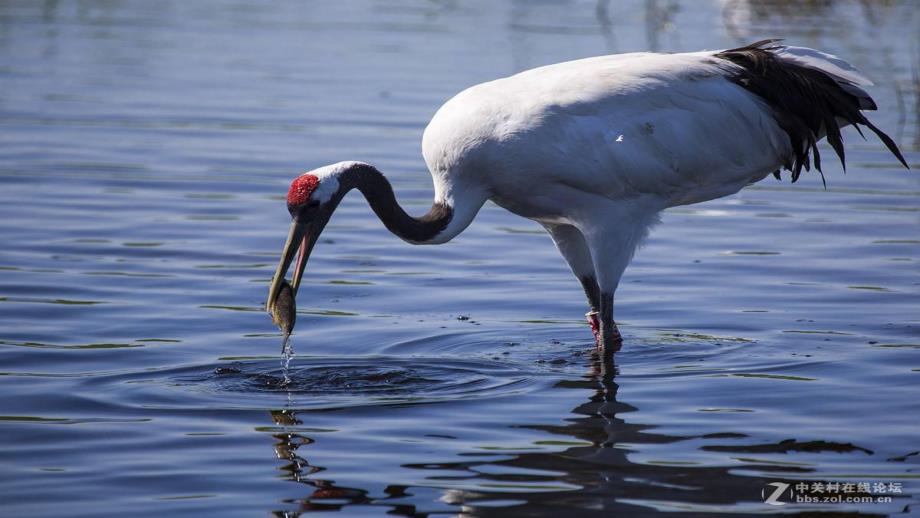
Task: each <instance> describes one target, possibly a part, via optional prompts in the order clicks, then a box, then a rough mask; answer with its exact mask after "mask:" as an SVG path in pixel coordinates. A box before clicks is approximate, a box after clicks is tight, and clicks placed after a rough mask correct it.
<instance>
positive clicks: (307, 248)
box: [265, 162, 354, 311]
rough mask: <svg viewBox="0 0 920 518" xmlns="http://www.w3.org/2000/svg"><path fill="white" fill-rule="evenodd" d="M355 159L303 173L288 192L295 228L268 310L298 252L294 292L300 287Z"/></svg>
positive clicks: (285, 251)
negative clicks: (312, 254) (342, 178)
mask: <svg viewBox="0 0 920 518" xmlns="http://www.w3.org/2000/svg"><path fill="white" fill-rule="evenodd" d="M353 165H354V162H340V163H338V164H333V165H329V166H326V167H321V168H319V169H315V170H313V171H309V172H306V173H303V174H302V175H300V176H298V177H297V178H294V181H292V182H291V187H290V189H288V194H287V208H288V212H290V214H291V229H290V230H289V231H288V236H287V240H286V241H285V243H284V248H283V249H282V251H281V260H280V261H279V262H278V268H277V269H276V270H275V276H274V277H272V283H271V287H270V288H269V291H268V300H267V301H266V302H265V309H266V310H268V311H271V309H272V307H273V306H274V305H275V300H276V299H277V297H278V293H279V292H280V291H281V286H282V284H283V281H284V276H285V275H286V274H287V271H288V269H289V268H290V266H291V263H293V262H294V256H295V254H296V256H297V261H296V263H295V266H294V273H293V274H292V275H291V288H293V291H294V295H295V296H296V295H297V289H298V288H299V287H300V279H301V277H302V276H303V271H304V268H306V266H307V260H308V259H309V258H310V252H311V251H312V250H313V245H315V244H316V241H317V239H319V235H320V233H322V231H323V229H324V228H325V227H326V223H327V222H328V221H329V218H330V217H332V213H333V212H334V211H335V208H336V207H337V206H338V204H339V202H340V201H341V200H342V196H343V195H344V192H343V189H342V183H341V182H340V181H339V180H340V177H341V176H342V174H343V173H345V172H346V171H347V170H348V169H350V168H351V166H353Z"/></svg>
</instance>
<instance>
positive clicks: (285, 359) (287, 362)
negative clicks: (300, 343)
mask: <svg viewBox="0 0 920 518" xmlns="http://www.w3.org/2000/svg"><path fill="white" fill-rule="evenodd" d="M281 336H282V337H281V374H283V375H284V385H288V384H290V383H291V377H290V368H291V360H292V359H294V345H293V344H292V343H291V333H290V332H285V333H283V334H282V335H281Z"/></svg>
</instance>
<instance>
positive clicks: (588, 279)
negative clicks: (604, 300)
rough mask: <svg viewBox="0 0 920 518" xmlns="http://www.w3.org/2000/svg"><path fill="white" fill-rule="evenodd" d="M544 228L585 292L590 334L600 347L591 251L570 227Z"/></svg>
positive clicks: (598, 303) (597, 291)
mask: <svg viewBox="0 0 920 518" xmlns="http://www.w3.org/2000/svg"><path fill="white" fill-rule="evenodd" d="M543 227H544V228H546V231H547V232H549V235H550V237H552V238H553V242H554V243H556V248H558V249H559V252H560V253H561V254H562V257H563V258H565V261H566V262H567V263H568V264H569V268H571V269H572V273H574V274H575V277H578V280H579V281H580V282H581V287H582V288H584V290H585V295H586V296H587V297H588V306H589V307H590V308H591V310H590V311H588V312H587V313H585V318H587V320H588V325H590V326H591V332H593V333H594V341H595V343H597V344H598V345H600V343H601V342H600V339H601V334H600V332H601V321H600V318H599V315H600V309H601V291H600V288H599V287H598V285H597V275H596V274H595V273H594V262H593V261H592V259H591V251H590V250H589V249H588V244H587V243H586V242H585V238H584V236H582V235H581V232H580V231H579V230H578V229H577V228H575V227H574V226H572V225H550V224H544V225H543Z"/></svg>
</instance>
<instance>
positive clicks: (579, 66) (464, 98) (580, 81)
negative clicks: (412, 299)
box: [266, 40, 907, 359]
mask: <svg viewBox="0 0 920 518" xmlns="http://www.w3.org/2000/svg"><path fill="white" fill-rule="evenodd" d="M871 84H872V83H871V81H869V80H868V79H867V78H866V77H865V76H863V75H862V74H861V73H860V72H859V71H857V70H856V69H855V68H853V67H852V66H851V65H849V64H848V63H846V62H845V61H843V60H841V59H839V58H837V57H836V56H832V55H830V54H826V53H823V52H820V51H817V50H814V49H809V48H803V47H793V46H787V45H784V44H782V43H780V40H763V41H759V42H756V43H753V44H750V45H747V46H744V47H740V48H735V49H728V50H720V51H703V52H692V53H680V54H656V53H631V54H620V55H609V56H599V57H593V58H587V59H580V60H576V61H569V62H565V63H559V64H555V65H549V66H544V67H540V68H535V69H532V70H527V71H524V72H520V73H518V74H515V75H512V76H510V77H506V78H502V79H498V80H495V81H490V82H486V83H482V84H479V85H475V86H473V87H470V88H468V89H466V90H464V91H462V92H460V93H459V94H457V95H456V96H455V97H453V98H452V99H450V100H449V101H447V102H446V103H445V104H444V105H443V106H442V107H441V108H440V109H439V110H438V111H437V113H436V114H435V115H434V117H433V118H432V120H431V122H430V123H429V124H428V126H427V127H426V129H425V132H424V135H423V138H422V154H423V156H424V159H425V163H426V165H427V166H428V169H429V171H430V173H431V176H432V180H433V182H434V201H433V203H432V205H431V209H430V210H429V211H428V212H427V213H426V214H424V215H422V216H420V217H412V216H410V215H408V214H407V213H406V212H405V211H404V210H403V209H402V208H401V207H400V206H399V204H398V203H397V201H396V198H395V195H394V193H393V189H392V187H391V185H390V183H389V181H388V180H387V179H386V177H385V176H384V175H383V174H382V173H381V172H380V171H379V170H378V169H377V168H375V167H374V166H372V165H370V164H368V163H364V162H353V161H352V162H339V163H336V164H332V165H327V166H324V167H320V168H318V169H314V170H312V171H309V172H306V173H303V174H301V175H300V176H298V177H296V178H295V179H294V180H293V182H292V183H291V185H290V189H289V191H288V194H287V208H288V211H289V212H290V214H291V218H292V222H291V227H290V231H289V233H288V236H287V240H286V242H285V244H284V248H283V250H282V254H281V259H280V261H279V264H278V267H277V269H276V271H275V274H274V277H273V279H272V282H271V287H270V288H269V294H268V299H267V302H266V309H267V310H268V311H272V309H273V308H274V304H275V302H276V299H277V296H278V293H279V292H280V290H281V288H282V285H283V284H284V283H285V282H286V281H285V275H286V274H287V271H288V270H289V269H290V266H291V264H292V263H293V264H294V265H295V266H294V269H293V273H292V275H291V278H292V280H291V285H292V287H293V290H294V294H295V295H296V293H297V290H298V288H299V286H300V281H301V278H302V276H303V271H304V268H305V266H306V262H307V260H308V259H309V256H310V253H311V251H312V250H313V246H314V245H315V244H316V242H317V239H318V238H319V235H320V233H321V232H322V231H323V228H324V226H325V225H326V223H327V222H328V221H329V218H330V217H331V215H332V213H333V211H334V210H335V209H336V207H337V206H338V204H339V202H340V201H341V200H342V198H343V197H344V196H345V195H346V194H347V193H348V192H349V191H351V190H352V189H357V190H358V191H360V192H361V193H362V194H363V195H364V197H365V198H366V199H367V201H368V203H369V205H370V207H371V209H372V210H373V211H374V212H375V213H376V215H377V216H378V217H379V218H380V220H381V221H382V222H383V224H384V226H386V228H387V229H388V230H389V231H390V232H392V233H393V234H396V235H397V236H398V237H400V238H402V239H403V240H405V241H407V242H409V243H412V244H440V243H445V242H447V241H450V240H451V239H453V238H454V237H455V236H457V235H458V234H460V233H461V232H462V231H463V230H464V229H465V228H466V227H467V226H468V225H469V224H470V222H471V221H472V220H473V218H474V217H475V216H476V214H477V212H478V211H479V209H480V208H481V207H482V205H483V204H484V203H485V202H486V201H487V200H491V201H493V202H494V203H496V204H497V205H499V206H501V207H503V208H505V209H507V210H509V211H510V212H512V213H514V214H517V215H519V216H522V217H525V218H528V219H531V220H534V221H536V222H538V223H540V224H541V225H542V226H543V227H544V228H545V229H546V231H547V232H548V233H549V235H550V236H551V237H552V239H553V241H554V242H555V244H556V247H557V248H558V249H559V252H560V253H561V254H562V256H563V258H564V259H565V260H566V262H567V263H568V265H569V267H570V268H571V270H572V272H573V273H574V274H575V276H576V277H577V278H578V280H579V281H580V282H581V285H582V287H583V288H584V291H585V295H586V296H587V299H588V307H589V308H590V311H589V312H588V313H587V314H586V317H587V320H588V323H589V324H590V326H591V329H592V331H593V332H594V336H595V342H596V345H597V347H598V348H599V349H600V351H602V353H603V354H604V357H605V358H608V357H609V358H611V359H612V354H613V353H614V352H615V351H618V350H619V348H620V347H621V345H622V338H621V335H620V333H619V330H618V329H617V326H616V323H615V321H614V294H615V292H616V289H617V285H618V284H619V282H620V277H621V276H622V275H623V272H624V270H625V269H626V267H627V265H628V264H629V262H630V260H631V259H632V256H633V254H634V252H635V250H636V248H637V246H639V244H640V243H641V242H642V240H643V239H644V238H645V237H646V235H647V234H648V232H649V229H650V228H651V227H652V226H653V225H654V224H656V223H657V222H658V220H659V214H660V213H661V211H662V210H664V209H666V208H668V207H674V206H678V205H685V204H691V203H699V202H703V201H707V200H712V199H715V198H719V197H722V196H727V195H730V194H733V193H735V192H737V191H739V190H740V189H742V188H743V187H745V186H747V185H750V184H752V183H754V182H757V181H759V180H762V179H763V178H765V177H766V176H768V175H770V174H773V175H774V176H776V177H777V178H780V170H781V169H784V170H788V171H790V172H791V180H792V182H795V181H796V180H798V179H799V176H800V175H801V174H802V170H803V169H804V170H805V171H809V170H810V169H811V165H812V163H813V164H814V167H815V169H816V170H817V172H818V173H820V174H821V178H822V181H823V179H824V175H823V173H822V172H821V158H820V154H819V152H818V148H817V146H816V143H817V142H818V141H819V140H820V139H822V138H826V139H827V142H828V143H829V144H830V146H831V147H832V149H833V150H834V151H835V153H836V154H837V156H838V158H839V160H840V162H841V164H843V166H844V168H845V167H846V161H845V154H844V147H843V143H842V140H841V134H840V128H841V127H843V126H846V125H853V126H854V127H855V128H856V129H857V130H858V131H859V133H860V135H862V131H861V130H860V127H859V126H860V125H862V126H865V127H866V128H868V129H869V130H871V131H872V132H874V133H875V135H877V136H878V138H879V139H881V141H882V142H883V143H884V144H885V145H886V146H887V148H888V149H889V150H890V151H891V153H893V154H894V156H895V157H897V159H898V160H900V162H901V163H902V164H903V165H904V166H905V167H907V162H906V161H905V160H904V157H903V156H902V155H901V152H900V151H899V150H898V147H897V145H896V144H895V143H894V141H892V139H891V138H890V137H889V136H888V135H886V134H885V133H884V132H882V131H881V130H879V129H878V128H877V127H875V126H874V125H873V124H872V123H871V122H870V121H869V120H868V119H867V118H866V117H865V116H864V115H863V113H862V110H875V109H877V107H876V104H875V102H874V101H873V100H872V98H871V97H870V96H869V94H868V93H866V91H865V90H864V89H863V87H865V86H868V85H871ZM295 254H296V260H295Z"/></svg>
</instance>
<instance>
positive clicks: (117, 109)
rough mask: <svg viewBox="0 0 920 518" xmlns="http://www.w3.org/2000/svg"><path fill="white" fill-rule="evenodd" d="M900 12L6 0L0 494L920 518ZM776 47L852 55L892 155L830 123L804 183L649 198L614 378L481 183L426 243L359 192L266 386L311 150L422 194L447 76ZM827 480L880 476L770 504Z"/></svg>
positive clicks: (549, 267) (907, 84) (552, 276)
mask: <svg viewBox="0 0 920 518" xmlns="http://www.w3.org/2000/svg"><path fill="white" fill-rule="evenodd" d="M915 12H916V5H915V4H914V3H913V2H911V1H903V2H896V1H879V2H858V3H857V2H852V3H847V2H841V3H831V2H807V3H801V4H798V3H794V2H788V3H787V2H767V3H757V4H756V5H753V6H750V5H748V4H747V3H745V2H743V1H729V0H726V1H725V2H721V3H719V2H715V3H705V2H690V1H684V2H677V1H675V2H669V1H665V0H662V1H658V2H655V1H652V0H650V1H647V2H636V1H633V2H611V3H605V2H601V3H597V4H595V3H594V2H587V1H569V2H525V1H511V2H421V1H418V2H412V1H396V0H393V1H368V2H359V1H355V2H342V3H337V2H323V3H295V2H290V3H279V4H272V5H268V4H257V3H255V2H252V3H250V2H243V1H235V2H234V1H229V0H228V1H211V2H178V1H161V2H142V1H140V0H136V1H134V2H130V1H126V2H107V1H102V0H97V1H91V0H87V1H73V2H65V1H61V2H57V1H50V0H49V1H45V2H39V1H31V2H30V1H19V2H16V1H11V2H2V3H0V182H2V189H0V238H2V252H0V394H2V398H0V439H2V440H0V459H2V467H3V469H0V514H3V515H4V516H49V515H66V516H87V517H89V516H101V515H113V514H119V515H121V514H131V515H136V516H190V515H199V514H203V515H207V516H210V515H216V514H219V515H221V516H233V515H240V516H253V515H265V514H272V513H273V514H274V515H277V516H296V515H298V514H299V513H301V512H307V511H315V510H329V511H332V510H343V511H348V512H349V514H352V515H362V516H363V515H384V514H390V515H406V516H419V515H426V514H460V513H465V514H468V515H479V516H492V515H494V516H516V515H528V516H535V515H544V516H562V515H565V514H567V513H572V514H575V513H577V514H578V515H579V516H613V515H614V514H616V513H618V512H619V513H621V515H626V516H637V515H651V514H657V513H659V512H661V513H664V512H669V511H682V512H690V513H694V514H705V513H709V512H713V513H716V512H718V513H729V514H742V513H771V512H780V511H781V512H792V513H796V512H810V511H829V510H833V511H841V512H861V513H875V514H892V513H901V512H913V513H916V512H917V509H918V506H920V503H918V496H917V495H918V494H920V488H918V484H917V477H918V476H920V475H918V473H920V472H918V466H920V454H918V453H917V451H918V450H920V441H918V435H920V433H918V430H920V422H918V421H920V419H918V417H917V416H918V415H920V405H918V403H917V397H918V393H917V381H918V376H920V333H918V326H920V319H918V312H917V311H918V307H920V304H918V303H920V297H918V292H920V278H918V268H917V261H918V260H920V254H918V250H920V233H918V214H920V181H918V176H917V173H916V170H917V169H920V160H918V153H917V150H918V146H920V134H918V120H917V117H918V108H917V106H918V102H917V83H918V80H917V79H916V78H917V70H918V69H920V65H918V63H920V62H918V58H917V55H918V47H917V44H916V42H917V40H918V38H917V29H916V27H917V25H916V24H917V18H916V14H915ZM767 36H780V37H786V38H788V39H789V41H790V42H791V43H794V44H801V45H808V46H813V47H817V48H821V49H824V50H827V51H830V52H833V53H836V54H839V55H841V56H844V57H846V58H847V59H848V60H850V61H852V62H853V63H854V64H855V65H856V66H858V67H859V68H861V69H863V70H864V71H865V72H866V73H867V75H869V76H871V77H873V78H875V79H876V82H877V83H878V85H877V86H876V87H874V88H873V89H872V90H871V91H872V94H873V95H874V96H875V97H876V100H877V101H878V104H879V106H880V107H881V111H880V112H879V113H878V114H875V116H874V118H873V120H874V121H875V122H876V123H877V124H878V125H879V126H880V127H882V128H884V129H885V130H886V131H888V132H889V133H890V134H891V135H892V136H893V137H894V138H895V139H896V140H897V141H898V142H899V143H900V145H901V146H902V149H903V150H904V154H905V156H906V157H907V159H908V161H909V162H910V163H911V166H912V167H913V169H914V170H912V171H907V170H904V169H902V168H899V167H898V164H897V162H896V161H895V160H894V159H893V158H892V157H891V156H889V155H888V153H887V152H886V151H885V150H884V148H883V146H882V145H881V144H880V143H879V142H878V141H877V140H875V139H870V140H868V141H866V142H863V141H861V140H860V139H859V138H858V136H857V135H856V134H855V133H854V132H852V131H848V132H847V134H846V139H847V141H848V142H849V143H850V147H848V151H847V153H848V158H849V168H848V171H847V174H846V176H844V175H843V174H842V171H841V170H840V167H839V166H837V165H832V164H830V163H828V164H827V169H826V172H827V176H828V189H827V190H826V191H825V190H824V189H822V188H821V182H820V179H818V178H817V177H815V176H814V175H805V176H804V177H803V179H802V180H801V181H800V182H799V183H798V184H796V185H795V186H792V185H790V184H789V183H787V182H783V183H779V182H775V181H773V180H772V179H771V180H766V181H764V182H762V183H760V184H758V185H757V186H754V187H753V188H750V189H747V190H745V191H744V192H742V193H740V194H738V195H736V196H732V197H729V198H725V199H721V200H717V201H714V202H710V203H707V204H704V205H697V206H691V207H683V208H679V209H675V210H672V211H669V212H667V213H666V214H665V216H664V224H663V225H661V226H660V227H659V228H658V229H657V230H656V231H655V232H654V234H653V236H652V237H651V239H650V240H649V243H648V245H647V246H646V247H645V248H644V249H643V250H641V251H640V253H639V254H638V256H637V257H636V260H635V261H634V263H633V266H632V267H631V268H630V269H629V270H628V271H627V273H626V276H625V277H624V280H623V283H622V284H621V287H620V291H619V292H618V302H619V307H618V309H617V314H618V317H619V318H621V319H622V324H621V330H622V331H623V333H624V336H625V339H626V344H625V346H624V349H623V352H622V353H620V354H618V356H617V369H616V372H606V373H602V372H600V371H599V370H598V368H597V366H596V365H595V364H594V360H593V358H592V356H591V354H590V351H591V347H592V338H591V333H590V331H589V330H588V328H587V326H586V325H585V324H584V321H583V318H582V314H583V313H584V311H585V308H584V307H583V304H584V303H583V295H582V293H581V289H580V287H579V285H578V283H577V281H576V280H575V279H574V278H572V277H571V275H570V273H569V272H568V270H567V269H566V267H565V265H564V263H563V262H562V260H561V258H559V257H557V253H556V251H555V249H554V247H553V246H552V243H551V242H550V240H549V238H548V237H547V236H546V235H545V234H544V233H543V232H542V230H540V228H539V227H538V226H536V225H535V224H533V223H531V222H529V221H526V220H523V219H519V218H516V217H514V216H512V215H510V214H508V213H505V212H503V211H502V210H500V209H498V208H496V207H495V206H492V205H488V206H486V208H485V209H484V210H483V212H482V213H481V214H480V216H479V218H478V219H477V221H476V223H474V224H473V226H472V227H471V228H470V229H469V230H467V231H466V232H465V233H464V234H463V235H461V236H460V237H459V238H458V239H456V240H455V241H453V242H451V243H449V244H447V245H444V246H440V247H430V248H428V247H425V248H415V247H410V246H407V245H404V244H403V243H402V242H401V241H399V240H398V239H396V238H395V237H393V236H391V235H389V234H388V233H387V232H386V231H385V230H384V229H383V227H382V225H381V224H380V223H379V222H378V221H377V220H376V219H375V218H374V217H373V215H372V213H371V212H370V211H369V209H368V208H367V207H366V205H365V203H364V202H363V200H362V199H360V197H358V196H352V197H349V198H348V199H347V200H346V201H345V202H344V203H343V205H342V207H341V208H340V210H339V211H338V212H337V213H336V215H335V217H334V218H333V220H332V222H331V223H330V225H329V227H328V229H327V231H326V233H325V234H324V238H323V240H322V241H321V243H320V244H319V245H318V246H317V249H316V251H315V253H314V257H313V259H311V262H310V266H309V269H308V274H307V277H306V279H305V284H304V286H302V289H301V295H300V299H299V300H298V306H299V308H300V315H299V317H298V329H297V332H296V333H295V335H294V337H293V340H294V342H295V346H296V349H297V351H298V357H297V358H296V359H295V360H294V361H293V363H292V365H291V377H292V381H291V383H289V384H287V385H285V384H284V383H283V375H282V373H281V369H280V365H279V356H278V355H279V344H280V334H279V333H278V332H277V330H276V329H275V328H274V327H273V326H272V324H271V319H270V318H269V316H268V315H266V314H265V313H263V312H262V305H263V303H264V297H265V294H266V291H267V283H268V281H269V279H270V277H271V274H272V271H273V267H274V264H275V262H276V260H277V254H278V252H279V250H280V246H281V244H282V242H283V240H284V236H285V233H286V228H287V224H288V223H287V219H288V216H287V213H286V211H285V208H284V204H283V195H284V193H285V192H286V188H287V184H288V182H289V180H290V179H291V177H293V176H294V175H295V174H296V173H298V172H299V171H302V170H305V169H309V168H312V167H316V166H319V165H322V164H325V163H330V162H335V161H339V160H343V159H361V160H367V161H370V162H373V163H375V164H377V165H378V166H379V167H380V168H381V169H382V170H383V171H385V172H387V173H388V174H389V176H390V177H391V178H392V179H393V181H394V183H395V185H396V187H397V190H398V192H399V196H400V200H401V201H403V202H404V203H405V204H406V205H408V206H409V207H410V208H411V209H414V210H415V211H416V212H417V213H418V212H422V211H423V210H424V209H425V208H427V204H428V202H429V200H430V196H431V184H430V178H429V176H428V174H427V172H426V170H425V168H424V164H423V163H422V160H421V158H420V154H419V147H420V146H419V141H420V137H421V133H422V130H423V128H424V126H425V124H426V122H427V120H428V119H429V118H430V117H431V115H432V114H433V113H434V111H435V110H436V109H437V107H438V106H439V105H440V103H441V102H443V101H444V100H445V99H447V98H448V97H450V96H451V95H452V94H454V93H456V92H457V91H459V90H461V89H462V88H464V87H466V86H469V85H471V84H474V83H477V82H480V81H483V80H487V79H491V78H494V77H499V76H503V75H507V74H510V73H513V72H515V71H518V70H522V69H525V68H529V67H532V66H537V65H541V64H546V63H552V62H557V61H561V60H565V59H570V58H576V57H582V56H588V55H595V54H601V53H611V52H627V51H637V50H648V49H652V50H659V51H680V50H697V49H701V48H720V47H723V48H724V47H727V46H731V45H739V44H743V43H747V42H750V41H754V40H756V39H760V38H762V37H767ZM825 155H826V156H831V154H830V151H829V150H828V151H826V152H825ZM826 162H830V161H829V160H826ZM835 481H836V482H841V483H844V482H853V483H859V482H868V483H884V484H886V486H885V488H886V489H885V491H886V492H887V493H886V495H887V496H890V497H891V501H889V502H871V503H858V504H857V503H849V504H842V503H841V504H838V503H791V502H790V503H786V505H785V506H784V507H771V506H769V505H767V504H765V503H764V501H763V499H764V497H763V493H762V491H763V490H764V489H765V487H767V486H766V485H767V484H770V483H773V482H784V483H789V484H801V483H808V484H814V483H818V482H820V483H822V484H823V483H826V482H835ZM895 488H897V489H900V492H899V493H896V492H894V491H895ZM873 491H874V492H875V496H884V495H881V493H879V492H878V491H875V490H873Z"/></svg>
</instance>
